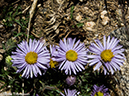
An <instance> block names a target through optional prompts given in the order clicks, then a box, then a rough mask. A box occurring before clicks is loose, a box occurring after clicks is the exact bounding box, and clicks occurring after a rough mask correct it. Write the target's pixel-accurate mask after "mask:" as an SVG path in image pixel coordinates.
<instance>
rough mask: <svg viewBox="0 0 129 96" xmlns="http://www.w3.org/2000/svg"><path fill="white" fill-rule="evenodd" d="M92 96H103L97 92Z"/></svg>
mask: <svg viewBox="0 0 129 96" xmlns="http://www.w3.org/2000/svg"><path fill="white" fill-rule="evenodd" d="M94 96H104V94H103V93H102V92H100V91H99V92H97V93H95V95H94Z"/></svg>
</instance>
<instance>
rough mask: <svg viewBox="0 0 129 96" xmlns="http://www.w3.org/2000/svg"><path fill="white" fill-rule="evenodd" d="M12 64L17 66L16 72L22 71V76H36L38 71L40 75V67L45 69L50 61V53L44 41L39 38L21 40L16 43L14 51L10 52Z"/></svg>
mask: <svg viewBox="0 0 129 96" xmlns="http://www.w3.org/2000/svg"><path fill="white" fill-rule="evenodd" d="M12 54H13V55H12V56H11V57H12V59H13V60H12V62H13V65H12V66H15V67H17V68H18V70H17V73H19V72H21V71H23V70H24V71H23V74H22V77H26V78H29V76H30V77H31V78H33V74H34V76H35V77H37V75H38V73H39V74H40V75H42V73H41V71H40V69H42V70H44V71H46V70H47V69H48V67H50V66H49V62H50V53H49V51H48V50H47V48H46V46H44V43H42V42H40V40H38V41H37V40H35V39H34V40H33V41H32V40H31V39H30V40H29V44H28V43H27V42H26V41H22V42H21V43H20V44H18V48H17V49H16V52H12Z"/></svg>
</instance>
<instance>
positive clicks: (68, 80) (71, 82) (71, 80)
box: [66, 75, 76, 86]
mask: <svg viewBox="0 0 129 96" xmlns="http://www.w3.org/2000/svg"><path fill="white" fill-rule="evenodd" d="M75 82H76V76H74V75H70V76H68V77H67V78H66V83H67V84H68V85H69V86H72V85H74V83H75Z"/></svg>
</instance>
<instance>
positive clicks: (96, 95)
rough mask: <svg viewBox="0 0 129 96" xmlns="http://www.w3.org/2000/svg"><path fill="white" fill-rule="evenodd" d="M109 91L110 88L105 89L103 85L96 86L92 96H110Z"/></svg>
mask: <svg viewBox="0 0 129 96" xmlns="http://www.w3.org/2000/svg"><path fill="white" fill-rule="evenodd" d="M107 91H108V88H105V86H104V85H101V86H100V87H98V86H96V85H94V86H93V91H92V93H91V96H110V95H109V93H108V92H107Z"/></svg>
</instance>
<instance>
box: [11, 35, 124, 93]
mask: <svg viewBox="0 0 129 96" xmlns="http://www.w3.org/2000/svg"><path fill="white" fill-rule="evenodd" d="M118 43H119V40H117V39H116V38H114V37H113V38H112V39H111V38H110V36H108V38H107V40H106V37H105V36H104V37H103V43H101V42H100V41H99V40H95V43H91V45H90V47H89V49H86V47H85V44H84V43H81V41H80V40H78V41H76V38H74V39H72V38H67V39H66V38H64V39H63V40H60V42H59V46H57V45H50V46H49V47H50V51H49V50H48V49H47V46H45V44H44V42H41V40H35V39H34V40H32V39H30V40H29V42H27V41H22V42H21V43H20V44H18V48H17V49H16V52H12V56H11V58H12V60H11V61H12V63H13V64H12V66H15V67H17V68H18V69H17V73H19V72H22V71H23V73H22V77H25V78H29V77H31V78H33V75H34V76H35V77H37V76H38V74H39V75H42V71H43V72H44V73H45V72H46V71H47V69H48V68H58V69H59V70H61V71H64V72H65V74H66V75H68V76H67V78H66V83H67V84H68V85H69V86H72V85H74V83H75V82H76V76H75V75H77V73H78V72H81V71H83V70H85V66H86V65H87V64H89V66H94V65H95V67H94V71H95V70H100V69H103V70H104V74H105V75H106V74H113V73H114V72H115V71H116V70H120V66H122V65H123V63H124V60H125V56H124V53H123V52H124V49H123V48H122V46H121V45H118ZM88 53H90V54H88ZM93 88H94V91H93V92H92V95H91V96H108V95H109V94H108V93H106V92H107V90H108V89H107V88H106V89H104V88H105V87H104V86H103V85H102V86H100V87H97V86H96V85H94V86H93ZM65 93H66V95H67V96H76V95H75V93H77V91H76V90H69V89H68V90H67V91H66V90H65ZM62 96H64V95H62Z"/></svg>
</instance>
